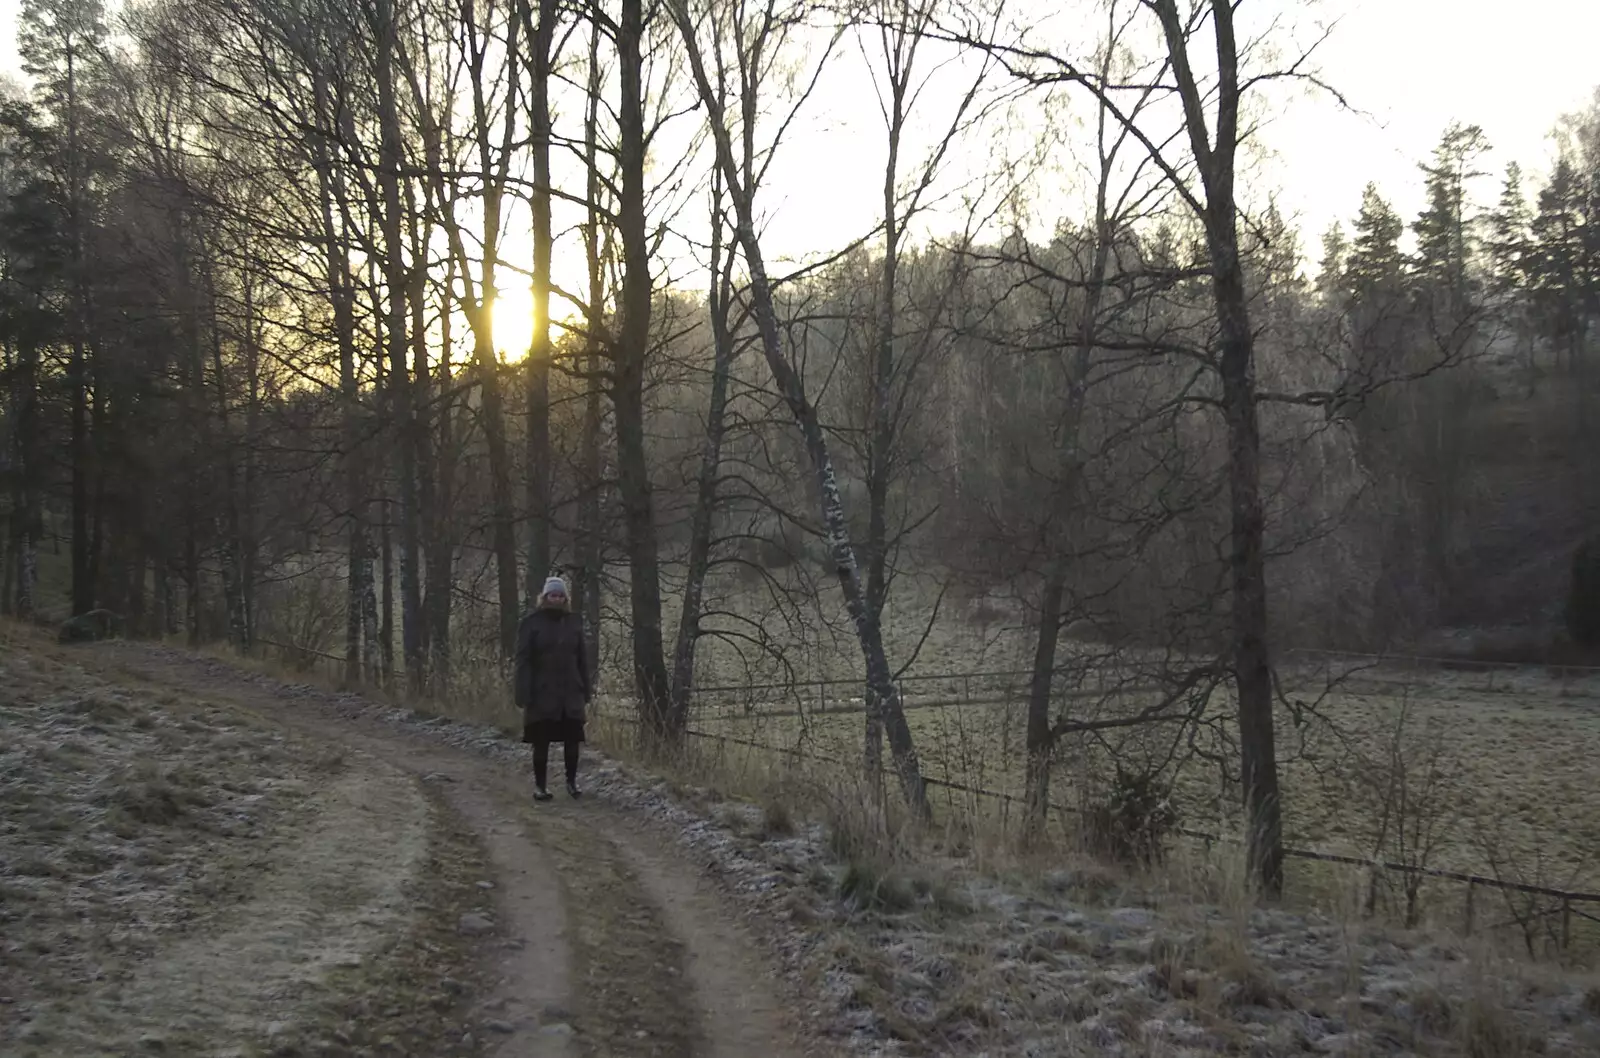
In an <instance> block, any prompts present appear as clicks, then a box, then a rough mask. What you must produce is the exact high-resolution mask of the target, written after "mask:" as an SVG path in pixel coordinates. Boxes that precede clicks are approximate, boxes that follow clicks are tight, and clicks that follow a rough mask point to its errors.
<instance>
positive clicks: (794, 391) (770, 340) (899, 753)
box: [673, 8, 929, 817]
mask: <svg viewBox="0 0 1600 1058" xmlns="http://www.w3.org/2000/svg"><path fill="white" fill-rule="evenodd" d="M673 14H674V17H675V18H676V19H677V20H678V27H679V31H680V34H681V36H682V38H683V41H684V44H685V46H686V51H687V58H688V60H689V64H690V68H691V71H692V73H693V75H694V80H695V84H696V87H697V89H698V90H699V95H700V101H701V103H702V104H703V105H704V106H705V107H706V108H707V109H708V110H709V111H711V113H710V115H709V118H710V121H709V124H710V126H711V134H712V138H713V139H714V141H715V145H716V158H717V164H718V165H719V166H720V168H721V169H722V177H723V181H724V183H725V186H726V189H727V192H728V195H729V198H730V199H731V200H732V203H733V206H734V216H735V225H734V230H735V235H736V238H737V240H738V244H739V246H740V248H741V249H742V250H743V251H744V259H745V267H746V269H747V270H748V274H749V277H750V287H749V290H750V306H751V310H752V314H753V315H754V317H755V321H756V327H757V330H758V333H759V334H760V336H761V349H762V353H763V354H764V356H765V357H766V361H767V366H768V369H769V370H770V371H771V373H772V377H773V381H774V383H776V385H777V389H778V393H779V394H780V395H781V396H782V398H783V400H784V402H785V403H786V404H787V405H788V406H789V411H790V414H791V415H793V416H794V420H795V423H796V425H797V426H798V427H799V428H800V433H801V436H802V437H803V438H804V441H805V449H806V454H807V456H808V457H809V459H810V462H811V468H812V472H813V474H815V476H816V484H817V492H818V501H819V505H820V507H821V513H822V524H823V528H824V530H825V531H826V533H827V537H828V551H829V556H830V558H831V559H832V561H833V565H834V572H835V574H836V575H837V577H838V578H839V587H840V590H841V592H842V593H843V595H844V600H845V608H846V610H847V612H848V613H849V614H850V619H851V622H852V623H853V624H854V626H855V631H856V639H857V641H858V642H859V644H860V646H861V654H862V658H863V660H864V661H865V664H866V672H867V680H866V683H867V696H866V697H867V708H868V710H869V711H870V712H875V713H877V714H878V718H877V720H876V722H879V723H882V724H883V727H884V730H885V731H886V732H887V734H888V736H889V751H890V753H891V754H892V755H893V757H894V762H895V770H896V773H897V774H898V776H899V779H900V786H901V789H902V790H903V791H904V793H905V796H906V800H907V802H908V803H909V804H910V805H911V806H912V808H913V809H914V810H915V811H916V812H917V813H918V814H919V815H922V816H924V817H926V816H927V815H928V814H929V806H928V799H927V788H926V786H925V784H924V782H923V779H922V768H921V765H920V764H919V762H918V760H917V752H916V746H915V743H914V740H913V738H912V735H911V727H910V725H909V724H907V723H906V717H905V712H904V710H903V709H902V707H901V703H900V693H899V688H898V687H896V686H895V681H894V674H893V672H892V671H891V670H890V668H889V659H888V656H887V654H886V653H885V652H884V648H883V629H882V627H881V626H880V625H879V623H878V621H877V619H876V618H875V617H874V616H873V615H872V613H871V611H870V610H869V608H868V606H867V599H866V593H865V592H864V591H863V589H862V582H861V570H860V567H859V566H858V565H857V563H856V554H855V548H854V547H853V546H852V544H851V540H850V526H849V522H848V520H847V519H846V517H845V510H844V500H843V497H842V496H841V495H840V492H839V481H838V477H837V475H836V474H835V472H834V467H833V457H832V455H831V453H830V452H829V449H828V438H827V434H826V433H825V432H824V431H823V429H822V423H821V421H820V419H819V417H818V415H817V411H816V409H815V408H814V407H812V405H811V402H810V400H809V399H808V398H807V396H806V392H805V385H804V383H803V381H802V380H801V378H800V376H799V374H798V373H797V372H796V370H795V368H794V366H793V365H792V364H791V363H790V362H789V360H788V359H787V358H786V357H785V355H784V351H783V342H782V337H781V336H780V333H779V330H778V317H777V312H776V311H775V309H774V307H773V301H772V286H771V283H770V282H769V281H768V280H767V271H766V262H765V259H764V257H763V255H762V252H761V242H760V239H759V237H758V236H757V234H756V224H755V210H754V205H753V203H752V201H751V196H752V195H753V193H754V189H753V188H752V187H749V186H746V184H745V183H744V181H743V179H742V178H741V175H740V168H739V165H738V163H737V161H736V156H735V154H734V150H733V142H732V136H731V134H730V133H729V131H728V126H727V123H726V120H725V114H724V112H723V109H722V106H721V104H720V100H719V97H718V95H717V93H716V91H715V89H713V87H712V85H711V81H710V78H709V77H708V75H707V73H706V69H705V63H704V61H703V60H702V58H701V55H700V52H699V49H698V44H697V42H696V40H695V35H694V27H693V25H692V24H691V23H690V22H689V21H688V16H687V14H686V13H685V12H684V11H683V10H682V9H681V8H675V9H674V11H673Z"/></svg>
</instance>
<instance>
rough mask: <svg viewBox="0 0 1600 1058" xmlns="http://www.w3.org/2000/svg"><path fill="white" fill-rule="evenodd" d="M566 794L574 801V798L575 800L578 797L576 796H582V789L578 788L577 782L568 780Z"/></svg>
mask: <svg viewBox="0 0 1600 1058" xmlns="http://www.w3.org/2000/svg"><path fill="white" fill-rule="evenodd" d="M567 794H568V795H569V796H570V797H571V798H572V799H573V800H574V801H576V800H577V799H578V798H580V797H582V796H583V791H582V790H580V789H578V784H577V783H575V782H569V783H567Z"/></svg>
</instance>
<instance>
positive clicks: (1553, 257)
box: [1529, 155, 1594, 370]
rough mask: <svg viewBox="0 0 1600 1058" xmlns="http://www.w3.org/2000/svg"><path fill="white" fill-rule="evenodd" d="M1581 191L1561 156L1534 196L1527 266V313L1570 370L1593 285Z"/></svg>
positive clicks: (1584, 197)
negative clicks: (1529, 309)
mask: <svg viewBox="0 0 1600 1058" xmlns="http://www.w3.org/2000/svg"><path fill="white" fill-rule="evenodd" d="M1587 199H1588V195H1587V189H1586V188H1585V186H1584V181H1583V180H1582V179H1581V177H1580V176H1579V174H1578V170H1577V167H1576V166H1575V165H1574V164H1573V163H1572V160H1571V158H1569V157H1567V156H1565V155H1564V156H1563V157H1561V158H1560V159H1559V160H1558V161H1557V162H1556V168H1555V171H1554V172H1553V173H1551V174H1550V182H1549V183H1548V184H1546V185H1545V186H1544V188H1543V189H1542V190H1541V191H1540V192H1539V211H1538V213H1537V215H1536V216H1535V217H1534V219H1533V226H1532V227H1533V245H1532V252H1531V255H1530V262H1529V265H1530V267H1529V278H1530V280H1531V286H1532V297H1533V311H1534V315H1535V319H1536V322H1537V325H1538V328H1539V331H1540V333H1541V334H1542V335H1543V336H1544V337H1545V338H1546V339H1547V340H1548V341H1549V342H1550V343H1551V345H1552V346H1553V347H1555V348H1556V349H1557V350H1558V351H1559V352H1560V353H1561V354H1562V355H1564V356H1565V357H1566V358H1567V366H1568V368H1569V369H1572V370H1576V369H1577V368H1578V366H1579V359H1580V356H1581V353H1580V346H1581V344H1582V339H1583V331H1584V326H1585V320H1584V307H1585V304H1586V303H1587V301H1588V300H1589V298H1590V296H1591V291H1592V288H1593V285H1594V280H1593V268H1592V265H1591V261H1590V257H1589V254H1588V250H1587V245H1586V244H1587V243H1588V242H1589V240H1590V239H1591V238H1592V234H1591V233H1590V232H1589V231H1588V228H1589V227H1590V225H1589V224H1588V217H1587V210H1586V206H1587V204H1588V203H1587Z"/></svg>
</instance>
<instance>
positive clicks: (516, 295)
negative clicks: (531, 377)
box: [494, 285, 533, 363]
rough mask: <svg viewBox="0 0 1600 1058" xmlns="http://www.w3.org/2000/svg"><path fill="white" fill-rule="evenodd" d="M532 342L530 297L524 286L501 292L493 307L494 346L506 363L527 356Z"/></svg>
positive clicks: (531, 297) (531, 303)
mask: <svg viewBox="0 0 1600 1058" xmlns="http://www.w3.org/2000/svg"><path fill="white" fill-rule="evenodd" d="M532 341H533V295H532V294H531V293H529V291H528V288H527V287H525V286H520V285H519V286H513V287H508V288H506V289H503V290H501V291H500V296H499V297H497V298H496V299H495V303H494V345H495V349H496V350H498V351H499V353H500V355H501V356H502V357H504V358H505V360H506V361H507V362H509V363H516V362H517V361H519V360H522V359H524V358H525V357H526V356H527V355H528V345H529V344H530V343H531V342H532Z"/></svg>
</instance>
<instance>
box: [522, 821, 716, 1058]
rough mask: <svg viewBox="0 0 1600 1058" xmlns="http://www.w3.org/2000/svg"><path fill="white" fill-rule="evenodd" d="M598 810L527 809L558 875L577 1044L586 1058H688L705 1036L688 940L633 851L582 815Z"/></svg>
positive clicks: (533, 829) (696, 1049)
mask: <svg viewBox="0 0 1600 1058" xmlns="http://www.w3.org/2000/svg"><path fill="white" fill-rule="evenodd" d="M598 810H600V809H598V806H592V805H583V804H580V805H573V806H570V807H567V806H564V807H562V808H556V809H554V810H547V811H540V812H532V813H531V814H532V815H533V816H534V817H535V818H534V820H533V822H532V826H531V829H532V831H533V833H534V834H535V835H536V837H537V839H538V840H539V842H540V844H541V845H543V846H544V848H545V849H546V850H547V851H548V852H549V854H550V856H551V857H552V858H553V859H554V861H555V863H556V865H557V868H558V870H559V872H560V877H561V887H562V891H563V895H564V897H565V902H566V907H567V917H568V923H569V934H570V938H571V940H570V943H571V950H572V974H573V978H572V979H573V983H574V985H575V986H576V988H575V991H576V992H577V999H576V1003H575V1006H576V1010H575V1011H574V1013H575V1015H576V1019H575V1020H576V1027H577V1030H578V1035H577V1039H578V1045H579V1048H580V1049H581V1051H582V1053H583V1054H584V1055H585V1056H586V1058H602V1056H608V1055H610V1056H615V1058H691V1056H693V1055H697V1054H700V1053H701V1051H702V1045H703V1033H702V1031H701V1026H700V1025H699V1024H698V1019H697V1017H696V1004H695V1001H694V996H693V995H692V987H691V985H690V983H689V981H688V978H687V975H686V974H685V972H684V957H685V953H684V945H683V942H682V941H680V940H678V938H677V937H675V936H674V935H673V934H672V932H671V931H670V930H669V929H668V928H667V925H666V921H665V916H664V915H663V914H662V912H661V909H660V908H659V907H658V906H657V905H656V904H655V902H654V901H653V900H651V899H650V896H649V894H648V892H647V891H646V888H645V886H644V885H642V884H641V883H640V880H639V878H638V877H637V875H635V873H634V871H633V868H632V867H631V866H630V865H629V863H628V860H627V857H626V856H625V855H623V853H622V852H621V850H620V849H618V848H617V847H616V846H615V845H614V844H612V842H610V841H609V840H607V839H606V838H605V837H604V836H602V835H601V834H600V833H598V832H597V829H596V827H595V823H594V821H593V820H592V819H588V818H586V815H587V814H588V813H590V812H593V811H598Z"/></svg>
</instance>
